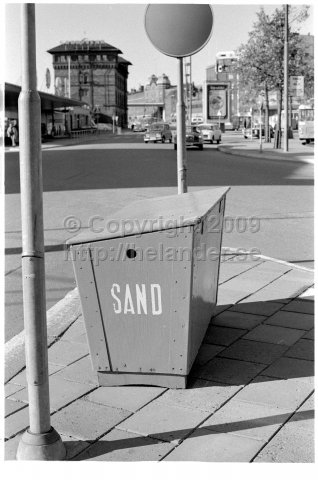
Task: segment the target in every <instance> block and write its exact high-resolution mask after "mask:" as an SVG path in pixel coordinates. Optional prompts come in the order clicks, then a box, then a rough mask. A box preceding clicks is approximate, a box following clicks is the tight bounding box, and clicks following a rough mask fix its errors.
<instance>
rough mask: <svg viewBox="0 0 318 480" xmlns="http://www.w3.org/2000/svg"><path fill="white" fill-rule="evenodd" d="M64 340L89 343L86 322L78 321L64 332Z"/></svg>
mask: <svg viewBox="0 0 318 480" xmlns="http://www.w3.org/2000/svg"><path fill="white" fill-rule="evenodd" d="M63 341H68V342H75V343H87V335H86V329H85V325H84V322H81V321H76V322H75V323H73V325H71V326H70V328H69V329H68V330H67V331H66V332H65V333H64V335H63Z"/></svg>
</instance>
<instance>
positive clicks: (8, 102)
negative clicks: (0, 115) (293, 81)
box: [5, 82, 88, 111]
mask: <svg viewBox="0 0 318 480" xmlns="http://www.w3.org/2000/svg"><path fill="white" fill-rule="evenodd" d="M20 92H21V87H20V85H14V84H13V83H7V82H6V83H5V108H10V107H11V108H12V107H17V106H18V98H19V95H20ZM38 93H39V95H40V98H41V110H42V111H51V110H52V108H67V107H87V106H88V105H87V103H84V102H80V101H79V100H73V99H71V98H67V97H60V96H58V95H52V94H51V93H46V92H40V91H39V92H38Z"/></svg>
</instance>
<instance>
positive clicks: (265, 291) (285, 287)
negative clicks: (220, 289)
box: [248, 273, 312, 303]
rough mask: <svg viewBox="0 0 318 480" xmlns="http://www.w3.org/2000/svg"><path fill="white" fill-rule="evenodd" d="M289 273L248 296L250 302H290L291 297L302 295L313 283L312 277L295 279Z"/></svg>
mask: <svg viewBox="0 0 318 480" xmlns="http://www.w3.org/2000/svg"><path fill="white" fill-rule="evenodd" d="M288 275H289V273H287V274H286V275H283V276H282V277H280V278H278V279H277V280H275V281H274V282H272V283H270V284H269V285H267V286H266V287H264V288H262V289H261V290H260V291H258V292H256V293H254V294H253V295H251V296H250V297H249V298H248V301H249V302H260V301H261V302H267V301H274V302H280V303H289V301H290V299H292V298H295V297H297V296H298V295H300V294H301V293H302V292H303V291H304V290H305V289H307V288H308V287H309V286H310V285H312V278H311V277H310V278H309V277H308V278H307V279H305V278H301V279H299V278H298V279H297V278H296V279H295V278H294V277H292V276H288Z"/></svg>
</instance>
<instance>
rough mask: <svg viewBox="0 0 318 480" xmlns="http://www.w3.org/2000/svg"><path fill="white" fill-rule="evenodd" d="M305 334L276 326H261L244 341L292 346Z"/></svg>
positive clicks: (245, 337) (249, 333)
mask: <svg viewBox="0 0 318 480" xmlns="http://www.w3.org/2000/svg"><path fill="white" fill-rule="evenodd" d="M304 333H305V331H304V330H296V329H292V328H284V327H277V326H275V325H259V326H258V327H256V328H254V330H252V331H250V332H248V333H247V335H245V336H244V340H254V341H258V342H265V343H274V344H276V345H288V346H291V345H293V344H294V343H296V342H297V340H299V338H300V337H302V336H303V334H304Z"/></svg>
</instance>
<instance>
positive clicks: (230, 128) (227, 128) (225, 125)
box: [224, 122, 234, 130]
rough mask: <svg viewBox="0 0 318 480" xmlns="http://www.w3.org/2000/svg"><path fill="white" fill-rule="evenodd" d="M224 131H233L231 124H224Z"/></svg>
mask: <svg viewBox="0 0 318 480" xmlns="http://www.w3.org/2000/svg"><path fill="white" fill-rule="evenodd" d="M224 129H225V130H234V126H233V123H232V122H225V124H224Z"/></svg>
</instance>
